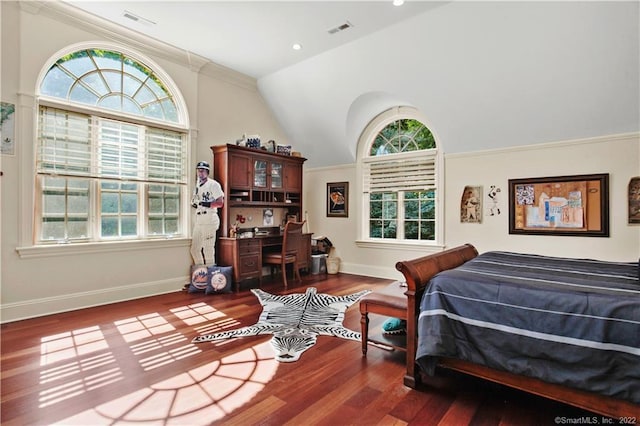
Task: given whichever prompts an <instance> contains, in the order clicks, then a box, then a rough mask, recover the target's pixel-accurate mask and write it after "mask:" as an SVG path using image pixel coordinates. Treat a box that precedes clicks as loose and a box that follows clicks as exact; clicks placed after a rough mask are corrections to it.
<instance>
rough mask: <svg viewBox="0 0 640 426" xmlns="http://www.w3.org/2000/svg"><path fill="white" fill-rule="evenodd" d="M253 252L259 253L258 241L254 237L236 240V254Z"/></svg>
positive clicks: (241, 254)
mask: <svg viewBox="0 0 640 426" xmlns="http://www.w3.org/2000/svg"><path fill="white" fill-rule="evenodd" d="M254 253H260V241H258V240H254V239H246V240H240V241H238V254H239V255H240V256H244V255H245V254H254Z"/></svg>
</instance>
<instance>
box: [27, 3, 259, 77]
mask: <svg viewBox="0 0 640 426" xmlns="http://www.w3.org/2000/svg"><path fill="white" fill-rule="evenodd" d="M19 4H20V9H21V10H22V11H24V12H27V13H31V14H34V15H37V14H41V15H43V16H47V17H49V18H52V19H55V20H57V21H59V22H62V23H64V24H67V25H70V26H72V27H75V28H80V29H82V30H84V31H87V32H90V33H93V34H96V35H97V36H99V37H103V38H105V39H106V40H109V41H113V42H116V43H120V44H123V45H125V46H128V47H132V48H134V49H136V50H138V51H140V52H144V53H146V54H150V55H153V56H156V57H160V58H162V59H165V60H167V61H170V62H173V63H176V64H178V65H181V66H185V67H187V68H188V69H189V70H191V71H193V72H196V73H202V74H205V75H208V76H211V77H215V78H219V79H221V80H224V81H226V82H228V83H231V84H235V85H239V86H242V87H246V88H251V89H255V88H256V87H257V85H256V80H255V79H254V78H252V77H249V76H247V75H244V74H242V73H240V72H238V71H235V70H232V69H230V68H227V67H224V66H222V65H219V64H215V63H213V62H212V61H210V60H209V59H207V58H205V57H203V56H200V55H197V54H195V53H193V52H190V51H188V50H184V49H180V48H177V47H175V46H173V45H170V44H168V43H165V42H162V41H160V40H157V39H155V38H152V37H149V36H146V35H144V34H142V33H139V32H137V31H134V30H131V29H129V28H126V27H124V26H122V25H119V24H115V23H113V22H111V21H108V20H106V19H103V18H101V17H99V16H96V15H93V14H91V13H88V12H86V11H84V10H82V9H79V8H77V7H75V6H72V5H70V4H68V3H65V2H63V1H60V0H53V1H52V0H28V1H27V0H21V1H20V2H19Z"/></svg>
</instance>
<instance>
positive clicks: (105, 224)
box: [100, 216, 118, 237]
mask: <svg viewBox="0 0 640 426" xmlns="http://www.w3.org/2000/svg"><path fill="white" fill-rule="evenodd" d="M100 232H101V235H102V236H103V237H117V236H118V219H117V218H115V217H105V216H103V217H102V227H101V230H100Z"/></svg>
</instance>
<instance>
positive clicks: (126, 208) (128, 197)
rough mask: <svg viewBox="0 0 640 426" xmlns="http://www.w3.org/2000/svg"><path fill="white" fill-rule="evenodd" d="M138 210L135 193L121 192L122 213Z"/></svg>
mask: <svg viewBox="0 0 640 426" xmlns="http://www.w3.org/2000/svg"><path fill="white" fill-rule="evenodd" d="M137 210H138V195H137V194H122V213H135V212H136V211H137Z"/></svg>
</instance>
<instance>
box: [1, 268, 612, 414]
mask: <svg viewBox="0 0 640 426" xmlns="http://www.w3.org/2000/svg"><path fill="white" fill-rule="evenodd" d="M389 282H390V280H382V279H375V278H368V277H361V276H355V275H348V274H338V275H328V276H321V275H306V276H305V275H303V282H302V283H301V284H300V283H297V284H295V283H293V284H292V283H290V288H289V291H288V292H301V291H304V288H306V287H307V286H315V287H317V288H318V291H319V292H322V293H331V294H350V293H353V292H356V291H359V290H363V289H375V288H376V287H377V286H381V285H384V284H387V283H389ZM262 288H263V289H264V290H265V291H268V292H271V293H281V292H282V287H281V284H279V283H277V282H276V283H265V284H263V286H262ZM260 312H261V306H260V304H259V303H258V300H257V299H256V298H255V297H254V295H253V294H252V293H251V292H250V291H248V289H247V288H243V291H241V292H240V293H237V294H236V293H234V294H225V295H212V296H206V295H202V294H188V293H186V292H182V291H176V292H175V293H171V294H167V295H162V296H155V297H149V298H145V299H140V300H134V301H129V302H123V303H117V304H113V305H108V306H102V307H96V308H90V309H84V310H81V311H78V312H69V313H63V314H58V315H51V316H47V317H42V318H36V319H31V320H25V321H18V322H14V323H9V324H4V325H3V326H2V329H1V330H2V348H1V349H2V357H1V361H2V366H1V367H2V369H1V371H2V390H1V395H2V399H1V403H2V410H1V416H2V417H1V422H2V425H50V424H64V425H115V424H128V425H141V426H142V425H165V424H166V425H203V424H225V425H226V424H230V425H233V424H237V425H252V424H261V425H283V424H289V425H310V424H320V425H346V424H362V425H372V424H385V425H387V424H396V425H403V424H415V425H418V424H419V425H466V424H473V425H545V424H549V425H553V424H571V423H576V422H577V421H576V420H578V421H579V422H580V423H589V424H600V423H594V420H598V422H600V419H601V417H600V416H596V415H594V414H592V413H589V412H585V411H581V410H577V409H575V408H572V407H569V406H566V405H562V404H558V403H555V402H552V401H549V400H546V399H543V398H539V397H535V396H532V395H529V394H526V393H523V392H519V391H515V390H510V389H506V388H504V387H501V386H498V385H494V384H490V383H487V382H484V381H481V380H478V379H472V378H469V377H466V376H461V375H456V374H454V373H451V372H446V371H440V372H439V373H438V374H437V376H436V377H435V378H434V379H432V380H431V382H430V383H429V385H424V386H423V387H422V388H421V389H420V390H412V389H409V388H407V387H405V386H404V385H403V384H402V377H403V374H404V364H403V359H404V353H402V352H390V351H385V350H383V349H380V348H377V347H370V348H369V351H368V354H367V357H366V358H363V357H362V352H361V347H360V343H359V342H356V341H352V340H344V339H340V338H336V337H328V336H319V337H318V341H317V343H316V345H315V346H314V347H312V348H311V349H309V350H307V351H306V352H305V353H304V354H303V355H302V356H301V358H300V360H299V361H297V362H293V363H278V362H276V361H275V360H274V358H273V350H272V349H271V346H270V344H269V340H270V338H271V336H270V335H265V336H255V337H244V338H237V339H230V340H227V341H223V342H216V343H205V344H198V345H194V344H191V339H192V338H193V337H195V336H197V335H199V334H204V333H210V332H215V331H220V330H224V329H233V328H237V327H240V326H244V325H250V324H253V323H255V322H256V320H257V318H258V316H259V314H260ZM383 320H384V318H379V317H378V318H376V317H372V323H371V325H372V326H373V327H375V326H379V325H380V323H381V322H382V321H383ZM344 324H345V326H346V327H348V328H350V329H353V330H359V329H360V314H359V310H358V304H357V303H356V304H354V305H353V306H351V307H350V308H349V309H348V310H347V313H346V316H345V321H344Z"/></svg>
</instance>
